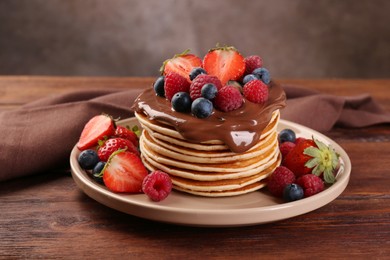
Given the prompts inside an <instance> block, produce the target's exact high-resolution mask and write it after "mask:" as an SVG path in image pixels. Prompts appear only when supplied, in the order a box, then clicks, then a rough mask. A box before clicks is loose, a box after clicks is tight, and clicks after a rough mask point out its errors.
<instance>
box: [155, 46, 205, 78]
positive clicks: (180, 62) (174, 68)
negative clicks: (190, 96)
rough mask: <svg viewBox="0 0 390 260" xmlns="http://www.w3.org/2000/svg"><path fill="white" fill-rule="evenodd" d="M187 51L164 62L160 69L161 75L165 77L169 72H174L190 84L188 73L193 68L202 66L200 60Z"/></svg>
mask: <svg viewBox="0 0 390 260" xmlns="http://www.w3.org/2000/svg"><path fill="white" fill-rule="evenodd" d="M189 51H190V50H185V51H184V52H182V53H180V54H176V55H175V56H174V57H173V58H171V59H168V60H166V61H164V63H163V65H162V67H161V68H160V71H161V73H162V74H163V75H167V74H168V73H169V72H176V73H178V74H179V75H180V76H182V77H184V78H185V79H186V80H187V81H188V82H191V80H190V76H189V75H190V72H191V71H192V69H193V68H197V67H201V66H202V59H201V58H199V57H198V56H196V55H194V54H190V53H189Z"/></svg>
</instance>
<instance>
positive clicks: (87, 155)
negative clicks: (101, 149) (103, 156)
mask: <svg viewBox="0 0 390 260" xmlns="http://www.w3.org/2000/svg"><path fill="white" fill-rule="evenodd" d="M77 161H78V163H79V165H80V167H81V168H82V169H84V170H91V169H92V168H93V167H95V165H96V164H97V163H98V162H99V156H98V154H97V153H96V151H95V150H92V149H88V150H84V151H82V152H81V153H80V154H79V156H78V158H77Z"/></svg>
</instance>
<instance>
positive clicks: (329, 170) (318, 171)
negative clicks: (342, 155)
mask: <svg viewBox="0 0 390 260" xmlns="http://www.w3.org/2000/svg"><path fill="white" fill-rule="evenodd" d="M338 164H339V155H338V154H337V153H336V152H335V151H334V150H333V148H332V147H330V146H327V145H325V144H324V143H322V142H320V141H319V140H316V139H304V140H300V141H299V142H298V143H296V144H295V147H294V148H293V149H292V150H291V151H290V152H289V153H288V154H287V155H286V157H285V158H284V160H283V165H284V166H286V167H287V168H289V169H290V170H291V171H292V172H293V173H294V174H295V176H296V177H297V178H298V177H300V176H303V175H306V174H310V173H313V174H315V175H317V176H323V178H324V180H325V182H326V183H334V182H335V176H334V172H335V170H336V168H337V166H338Z"/></svg>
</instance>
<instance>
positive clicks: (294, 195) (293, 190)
mask: <svg viewBox="0 0 390 260" xmlns="http://www.w3.org/2000/svg"><path fill="white" fill-rule="evenodd" d="M303 196H304V192H303V189H302V187H301V186H299V185H298V184H296V183H291V184H288V185H287V186H286V187H284V190H283V199H284V200H285V201H287V202H290V201H295V200H300V199H302V198H303Z"/></svg>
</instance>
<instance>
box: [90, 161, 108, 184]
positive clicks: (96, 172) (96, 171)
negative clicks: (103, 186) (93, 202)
mask: <svg viewBox="0 0 390 260" xmlns="http://www.w3.org/2000/svg"><path fill="white" fill-rule="evenodd" d="M105 165H106V162H98V163H97V164H96V165H95V167H93V169H92V177H93V179H94V180H95V181H97V182H99V183H103V174H102V170H103V168H104V166H105Z"/></svg>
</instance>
